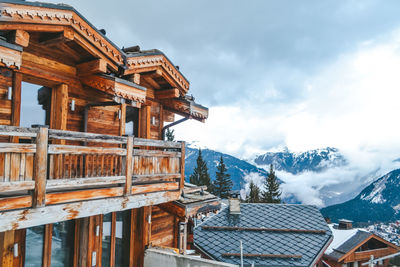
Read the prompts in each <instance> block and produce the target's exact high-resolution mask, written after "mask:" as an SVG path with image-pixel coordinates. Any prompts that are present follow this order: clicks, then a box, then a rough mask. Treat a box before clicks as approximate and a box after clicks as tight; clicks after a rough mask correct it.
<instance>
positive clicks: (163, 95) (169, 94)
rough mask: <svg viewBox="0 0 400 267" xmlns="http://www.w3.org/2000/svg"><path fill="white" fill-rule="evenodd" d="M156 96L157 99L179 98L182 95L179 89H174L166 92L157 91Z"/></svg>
mask: <svg viewBox="0 0 400 267" xmlns="http://www.w3.org/2000/svg"><path fill="white" fill-rule="evenodd" d="M155 96H156V99H166V98H178V97H179V96H180V93H179V90H178V89H177V88H172V89H166V90H156V91H155Z"/></svg>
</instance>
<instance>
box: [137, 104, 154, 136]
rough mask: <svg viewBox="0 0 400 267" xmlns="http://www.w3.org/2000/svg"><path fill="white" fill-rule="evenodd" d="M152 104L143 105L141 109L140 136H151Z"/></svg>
mask: <svg viewBox="0 0 400 267" xmlns="http://www.w3.org/2000/svg"><path fill="white" fill-rule="evenodd" d="M150 116H151V106H150V105H148V106H142V108H141V109H140V110H139V137H141V138H147V139H149V138H150Z"/></svg>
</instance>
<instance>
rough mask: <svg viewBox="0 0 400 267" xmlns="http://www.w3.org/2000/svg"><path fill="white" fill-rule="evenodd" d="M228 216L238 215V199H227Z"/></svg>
mask: <svg viewBox="0 0 400 267" xmlns="http://www.w3.org/2000/svg"><path fill="white" fill-rule="evenodd" d="M229 214H231V215H236V214H240V200H239V199H238V198H230V199H229Z"/></svg>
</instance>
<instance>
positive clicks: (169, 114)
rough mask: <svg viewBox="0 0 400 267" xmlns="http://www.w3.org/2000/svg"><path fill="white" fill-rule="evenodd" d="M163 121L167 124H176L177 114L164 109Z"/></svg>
mask: <svg viewBox="0 0 400 267" xmlns="http://www.w3.org/2000/svg"><path fill="white" fill-rule="evenodd" d="M163 120H164V121H165V122H174V121H175V114H174V113H173V112H171V111H168V110H165V109H163Z"/></svg>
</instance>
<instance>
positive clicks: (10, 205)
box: [0, 196, 32, 212]
mask: <svg viewBox="0 0 400 267" xmlns="http://www.w3.org/2000/svg"><path fill="white" fill-rule="evenodd" d="M31 206H32V197H31V196H22V197H7V198H1V199H0V212H1V211H5V210H15V209H22V208H29V207H31Z"/></svg>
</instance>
